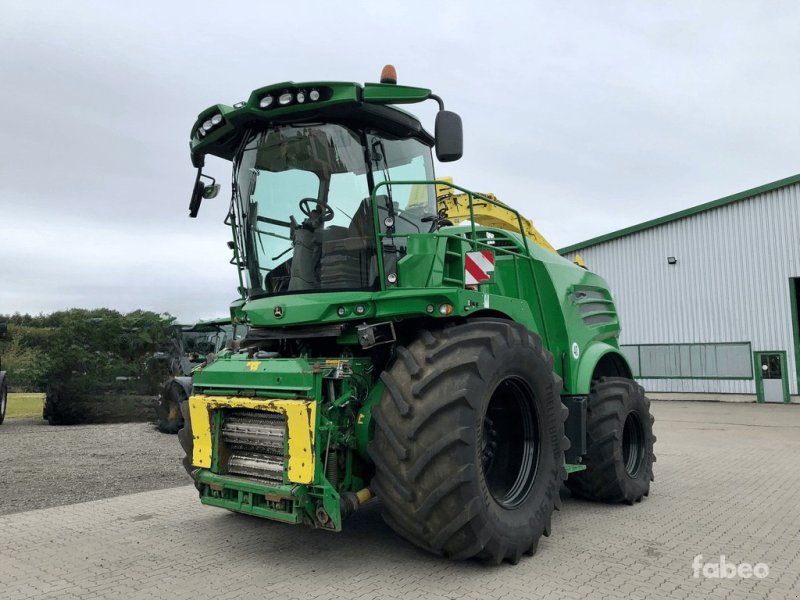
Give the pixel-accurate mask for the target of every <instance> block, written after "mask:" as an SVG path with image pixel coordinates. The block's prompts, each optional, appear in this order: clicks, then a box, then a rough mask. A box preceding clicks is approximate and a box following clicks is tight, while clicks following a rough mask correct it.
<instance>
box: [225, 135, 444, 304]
mask: <svg viewBox="0 0 800 600" xmlns="http://www.w3.org/2000/svg"><path fill="white" fill-rule="evenodd" d="M432 179H433V167H432V162H431V154H430V148H429V147H428V146H426V145H425V144H423V143H422V142H420V141H418V140H416V139H413V138H408V139H397V138H391V137H388V136H386V135H385V134H382V133H378V132H375V131H371V130H354V129H350V128H347V127H345V126H342V125H336V124H330V123H328V124H319V125H308V124H304V125H280V126H276V127H273V128H271V129H269V130H267V131H260V132H254V133H252V134H250V135H249V136H248V137H247V140H246V142H245V143H244V145H243V149H242V151H241V152H240V153H239V154H238V156H237V158H236V160H235V161H234V191H233V201H232V210H231V216H232V222H233V226H234V241H235V244H236V248H237V251H238V257H239V266H240V268H241V269H242V272H243V274H244V277H243V280H244V283H245V285H246V287H247V290H248V296H249V297H251V298H252V297H254V296H264V295H276V294H285V293H292V292H309V291H329V290H367V289H377V288H378V287H379V283H378V267H377V259H376V248H377V242H376V237H375V228H374V224H373V211H372V207H371V204H370V196H371V193H372V190H373V189H374V187H375V186H376V185H377V184H378V183H379V182H381V181H389V182H391V181H400V180H432ZM377 202H378V213H379V217H380V224H379V225H380V227H381V228H382V229H383V230H384V231H386V225H385V224H384V222H387V223H390V224H392V225H393V227H392V229H391V230H389V231H390V232H392V233H393V236H396V237H392V238H387V239H386V240H385V241H384V244H383V248H382V250H383V253H384V261H385V262H386V263H387V264H390V263H391V264H394V263H395V262H396V261H397V260H399V258H402V255H404V254H405V247H406V239H407V238H406V237H404V236H405V234H408V233H418V232H426V231H428V230H429V229H430V220H429V219H426V220H425V221H423V219H424V218H425V217H431V216H432V215H434V214H435V202H436V199H435V195H434V190H433V186H408V185H403V186H391V185H387V186H382V187H381V188H380V189H379V190H378V196H377ZM389 216H391V217H393V220H387V217H389Z"/></svg>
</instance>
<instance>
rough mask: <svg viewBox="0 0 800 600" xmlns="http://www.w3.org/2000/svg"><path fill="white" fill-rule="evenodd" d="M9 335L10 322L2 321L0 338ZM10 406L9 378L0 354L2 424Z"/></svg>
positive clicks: (0, 419) (3, 338)
mask: <svg viewBox="0 0 800 600" xmlns="http://www.w3.org/2000/svg"><path fill="white" fill-rule="evenodd" d="M6 335H8V323H0V340H5V339H6ZM7 407H8V379H7V378H6V372H5V371H3V357H2V355H0V425H2V424H3V421H5V420H6V408H7Z"/></svg>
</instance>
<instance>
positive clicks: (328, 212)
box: [299, 198, 333, 221]
mask: <svg viewBox="0 0 800 600" xmlns="http://www.w3.org/2000/svg"><path fill="white" fill-rule="evenodd" d="M312 202H314V203H315V204H316V205H317V208H319V207H320V206H321V207H322V220H323V221H330V220H331V219H333V209H332V208H331V207H330V206H328V204H326V203H325V202H320V201H319V200H317V199H316V198H303V199H302V200H300V204H299V206H300V212H301V213H303V214H304V215H305V216H307V217H310V216H311V212H312V211H313V210H315V209H312V208H311V203H312Z"/></svg>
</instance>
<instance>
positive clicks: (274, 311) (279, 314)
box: [272, 305, 283, 319]
mask: <svg viewBox="0 0 800 600" xmlns="http://www.w3.org/2000/svg"><path fill="white" fill-rule="evenodd" d="M272 314H273V315H275V318H276V319H280V318H281V317H283V307H282V306H280V305H278V306H276V307H275V308H273V309H272Z"/></svg>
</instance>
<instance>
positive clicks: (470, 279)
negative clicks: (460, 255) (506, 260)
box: [464, 250, 494, 285]
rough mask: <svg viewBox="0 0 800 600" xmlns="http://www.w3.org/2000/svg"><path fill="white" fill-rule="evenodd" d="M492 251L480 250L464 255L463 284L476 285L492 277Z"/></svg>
mask: <svg viewBox="0 0 800 600" xmlns="http://www.w3.org/2000/svg"><path fill="white" fill-rule="evenodd" d="M492 271H494V252H492V251H491V250H481V251H480V252H467V253H466V254H465V255H464V285H477V284H479V283H482V282H484V281H489V280H490V279H491V278H492Z"/></svg>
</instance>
